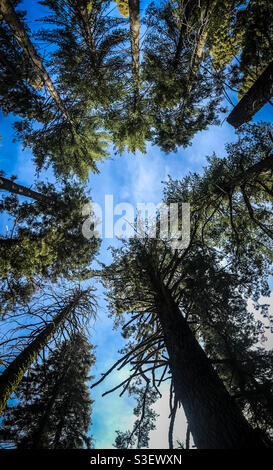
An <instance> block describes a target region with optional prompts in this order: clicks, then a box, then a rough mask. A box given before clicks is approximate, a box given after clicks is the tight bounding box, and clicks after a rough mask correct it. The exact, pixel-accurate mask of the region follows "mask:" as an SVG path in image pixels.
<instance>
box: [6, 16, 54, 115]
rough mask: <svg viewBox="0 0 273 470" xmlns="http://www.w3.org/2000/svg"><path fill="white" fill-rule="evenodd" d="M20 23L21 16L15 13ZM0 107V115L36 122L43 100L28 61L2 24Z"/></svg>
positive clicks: (40, 112) (40, 113) (41, 109)
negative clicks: (20, 117)
mask: <svg viewBox="0 0 273 470" xmlns="http://www.w3.org/2000/svg"><path fill="white" fill-rule="evenodd" d="M18 16H19V17H20V18H21V20H23V18H24V15H23V13H22V12H18ZM0 47H1V51H2V53H1V57H0V107H1V110H2V112H3V113H6V114H8V113H13V114H15V115H18V116H27V117H28V118H30V119H33V118H35V117H36V118H37V119H39V118H40V116H41V115H42V113H43V108H44V106H45V99H44V97H43V96H41V94H40V93H39V89H40V83H39V78H37V74H36V73H35V70H34V69H33V67H32V65H31V64H30V63H29V61H28V58H27V57H26V56H25V55H23V54H22V53H21V49H20V47H19V45H18V43H17V42H16V40H15V39H14V37H13V35H12V32H11V31H10V29H9V27H8V26H7V25H6V24H5V22H3V21H1V25H0Z"/></svg>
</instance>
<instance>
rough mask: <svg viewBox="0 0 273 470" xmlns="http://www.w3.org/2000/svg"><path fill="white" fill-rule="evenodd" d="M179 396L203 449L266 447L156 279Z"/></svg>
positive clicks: (157, 297) (164, 330) (195, 436)
mask: <svg viewBox="0 0 273 470" xmlns="http://www.w3.org/2000/svg"><path fill="white" fill-rule="evenodd" d="M154 285H155V289H156V292H157V296H156V299H155V300H156V304H157V313H158V316H159V320H160V323H161V326H162V329H163V334H164V337H165V345H166V348H167V351H168V355H169V361H170V370H171V373H172V380H173V384H174V392H175V395H176V397H177V399H178V400H179V401H180V402H181V404H182V405H183V408H184V411H185V414H186V418H187V421H188V423H189V427H190V430H191V434H192V436H193V439H194V442H195V444H196V446H197V447H198V448H199V449H244V448H264V447H266V446H265V444H264V442H263V440H262V439H261V438H260V436H259V435H256V433H255V431H254V430H253V429H252V428H251V426H250V425H249V424H248V422H247V421H246V419H245V418H244V416H243V414H242V412H241V410H240V409H239V407H238V406H237V404H236V403H235V401H234V399H233V398H232V397H231V396H230V395H229V393H228V391H227V390H226V388H225V386H224V384H223V382H222V381H221V380H220V378H219V377H218V375H217V373H216V372H215V370H214V369H213V367H212V364H211V362H210V361H209V359H208V358H207V356H206V354H205V352H204V351H203V349H202V348H201V346H200V345H199V343H198V341H197V340H196V338H195V336H194V334H193V332H192V331H191V329H190V327H189V325H188V324H187V322H186V320H185V319H184V317H183V316H182V314H181V312H180V310H179V308H178V306H177V305H176V303H175V302H174V300H173V299H172V297H171V294H170V293H169V291H168V290H167V289H166V287H165V286H163V285H162V284H161V285H160V283H158V282H157V281H156V280H154Z"/></svg>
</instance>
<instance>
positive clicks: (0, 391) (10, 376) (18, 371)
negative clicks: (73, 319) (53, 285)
mask: <svg viewBox="0 0 273 470" xmlns="http://www.w3.org/2000/svg"><path fill="white" fill-rule="evenodd" d="M81 295H82V293H81V292H80V293H79V294H78V295H77V296H76V297H75V298H74V299H73V300H72V301H71V302H70V303H69V304H68V306H66V307H64V308H63V310H62V311H61V313H59V314H58V315H56V316H55V317H54V319H53V320H52V321H51V322H50V323H49V324H48V325H47V326H46V327H45V328H44V329H43V330H42V331H41V333H39V334H38V336H37V337H36V338H35V339H34V340H33V341H32V342H31V343H30V344H29V345H28V346H27V347H26V348H25V349H24V350H23V351H22V352H21V353H20V354H19V355H18V356H17V357H16V358H15V359H14V361H12V363H11V364H9V366H8V367H7V368H6V369H5V370H4V372H3V373H2V375H1V376H0V416H1V414H2V412H3V410H4V408H5V406H6V404H7V401H8V400H9V398H10V397H11V395H12V393H13V392H14V391H15V390H16V387H17V386H18V385H19V383H20V382H21V380H22V378H23V376H24V374H25V372H26V371H27V369H28V368H29V367H30V366H31V364H32V362H33V361H34V360H35V359H36V357H37V356H38V354H39V352H40V351H41V350H42V349H43V347H44V346H46V345H47V343H48V342H49V340H50V339H51V338H52V337H53V335H54V334H55V333H56V331H57V330H58V329H59V328H60V326H61V325H62V324H63V323H64V322H65V320H66V319H67V318H68V316H69V314H70V313H71V311H72V310H73V309H74V308H75V306H76V304H77V301H78V300H79V299H80V297H81Z"/></svg>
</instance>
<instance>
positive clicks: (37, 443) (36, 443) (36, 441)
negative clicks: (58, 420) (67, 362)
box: [32, 371, 67, 449]
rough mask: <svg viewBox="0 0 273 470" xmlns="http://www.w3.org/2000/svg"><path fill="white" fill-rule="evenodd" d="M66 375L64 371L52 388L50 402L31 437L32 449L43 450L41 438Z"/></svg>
mask: <svg viewBox="0 0 273 470" xmlns="http://www.w3.org/2000/svg"><path fill="white" fill-rule="evenodd" d="M66 374H67V371H65V372H64V373H63V374H62V376H61V378H60V379H59V380H58V381H57V383H56V384H55V386H54V388H53V391H52V395H51V397H50V400H49V401H48V403H47V406H46V409H45V412H44V414H43V416H42V418H41V420H40V422H39V427H38V429H37V431H36V432H35V434H34V436H33V440H32V443H33V445H32V448H33V449H43V441H44V439H43V437H44V434H45V432H46V429H47V425H48V421H49V418H50V415H51V412H52V410H53V407H54V405H55V402H56V398H57V397H58V393H59V390H60V386H61V385H62V382H63V379H64V377H65V376H66Z"/></svg>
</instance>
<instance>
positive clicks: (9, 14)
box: [0, 0, 73, 125]
mask: <svg viewBox="0 0 273 470" xmlns="http://www.w3.org/2000/svg"><path fill="white" fill-rule="evenodd" d="M0 13H1V14H2V16H3V18H4V20H5V22H6V23H7V25H8V26H9V27H10V29H11V30H12V32H13V35H14V37H15V39H16V40H17V42H18V44H19V46H20V47H21V48H22V49H23V51H24V53H25V55H26V56H27V57H28V59H29V61H30V63H31V64H32V65H33V67H34V70H36V71H37V73H38V75H39V77H40V79H41V81H42V82H43V84H44V86H45V87H46V89H47V90H48V92H49V93H50V95H51V97H52V98H53V100H54V101H55V103H56V105H57V107H58V108H59V110H60V111H61V113H62V115H63V116H64V118H65V119H66V120H67V121H69V122H70V124H71V125H73V122H72V120H71V117H70V116H69V113H68V111H67V110H66V109H65V106H64V105H63V103H62V100H61V98H60V96H59V94H58V92H57V90H56V88H55V86H54V84H53V82H52V80H51V78H50V76H49V74H48V72H47V71H46V69H45V67H44V65H43V63H42V60H41V59H40V57H39V55H38V53H37V52H36V50H35V48H34V46H33V44H32V42H31V40H30V39H29V37H28V34H27V32H26V30H25V27H24V25H23V23H22V22H21V21H20V20H19V18H18V16H17V14H16V11H15V10H14V8H13V5H12V3H11V2H10V0H0Z"/></svg>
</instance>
